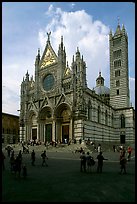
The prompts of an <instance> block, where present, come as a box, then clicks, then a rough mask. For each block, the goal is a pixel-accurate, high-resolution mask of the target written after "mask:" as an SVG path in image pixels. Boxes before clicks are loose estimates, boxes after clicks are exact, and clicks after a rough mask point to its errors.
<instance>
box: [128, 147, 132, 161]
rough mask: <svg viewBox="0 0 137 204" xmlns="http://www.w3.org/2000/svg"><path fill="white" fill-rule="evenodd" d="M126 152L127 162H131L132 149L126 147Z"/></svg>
mask: <svg viewBox="0 0 137 204" xmlns="http://www.w3.org/2000/svg"><path fill="white" fill-rule="evenodd" d="M127 152H128V161H130V160H131V153H132V148H131V147H130V146H129V147H128V149H127Z"/></svg>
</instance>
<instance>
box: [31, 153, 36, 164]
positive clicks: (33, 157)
mask: <svg viewBox="0 0 137 204" xmlns="http://www.w3.org/2000/svg"><path fill="white" fill-rule="evenodd" d="M31 161H32V162H31V164H32V166H35V164H34V162H35V152H34V149H33V151H32V152H31Z"/></svg>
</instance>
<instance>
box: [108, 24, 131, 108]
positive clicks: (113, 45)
mask: <svg viewBox="0 0 137 204" xmlns="http://www.w3.org/2000/svg"><path fill="white" fill-rule="evenodd" d="M109 46H110V104H111V105H112V106H113V107H114V108H126V107H129V106H130V96H129V74H128V36H127V33H126V31H125V27H124V25H123V26H122V29H121V28H120V25H119V22H118V26H117V29H116V32H115V33H114V35H113V34H112V31H110V34H109Z"/></svg>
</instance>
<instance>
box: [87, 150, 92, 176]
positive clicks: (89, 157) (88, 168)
mask: <svg viewBox="0 0 137 204" xmlns="http://www.w3.org/2000/svg"><path fill="white" fill-rule="evenodd" d="M86 163H87V171H88V172H90V171H91V155H90V154H89V152H87V156H86Z"/></svg>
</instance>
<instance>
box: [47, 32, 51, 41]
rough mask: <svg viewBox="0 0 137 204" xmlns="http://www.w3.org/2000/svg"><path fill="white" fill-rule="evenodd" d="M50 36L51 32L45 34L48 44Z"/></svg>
mask: <svg viewBox="0 0 137 204" xmlns="http://www.w3.org/2000/svg"><path fill="white" fill-rule="evenodd" d="M50 35H51V31H50V32H49V33H47V36H48V40H47V42H50Z"/></svg>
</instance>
